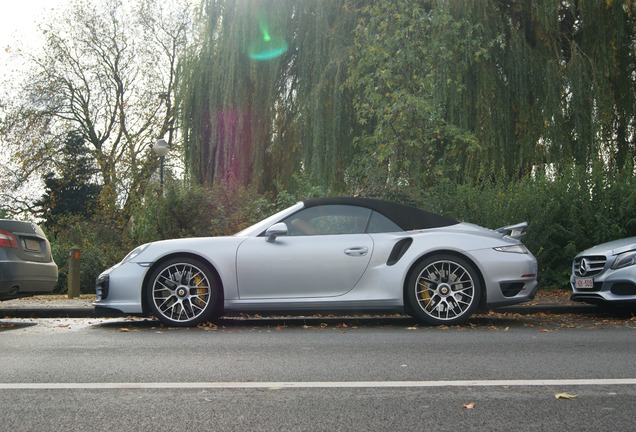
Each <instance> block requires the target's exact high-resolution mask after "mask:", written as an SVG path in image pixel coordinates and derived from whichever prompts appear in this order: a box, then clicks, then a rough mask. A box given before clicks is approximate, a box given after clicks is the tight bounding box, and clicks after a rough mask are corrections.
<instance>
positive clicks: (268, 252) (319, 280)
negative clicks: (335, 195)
mask: <svg viewBox="0 0 636 432" xmlns="http://www.w3.org/2000/svg"><path fill="white" fill-rule="evenodd" d="M349 207H351V206H322V207H320V208H313V209H307V210H303V211H301V212H299V213H298V214H296V215H293V216H291V217H290V218H288V219H287V220H286V221H284V222H285V223H286V224H287V226H288V235H285V236H279V237H277V238H276V239H275V241H273V242H268V241H267V240H266V238H265V237H251V238H249V239H247V240H246V241H244V242H243V243H242V244H241V245H240V247H239V249H238V251H237V279H238V285H239V297H240V298H241V299H293V298H323V297H335V296H340V295H343V294H345V293H347V292H348V291H350V290H351V289H352V288H353V287H354V286H355V285H356V284H357V282H358V281H359V280H360V278H361V277H362V275H363V274H364V272H365V270H366V269H367V266H368V264H369V261H370V258H371V255H372V253H373V240H372V239H371V236H369V235H368V234H366V233H365V232H364V231H365V228H366V224H367V223H368V220H369V217H370V211H369V210H368V209H365V208H361V207H353V208H349Z"/></svg>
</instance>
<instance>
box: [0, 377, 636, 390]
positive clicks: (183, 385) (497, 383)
mask: <svg viewBox="0 0 636 432" xmlns="http://www.w3.org/2000/svg"><path fill="white" fill-rule="evenodd" d="M613 385H636V378H616V379H543V380H542V379H538V380H474V381H472V380H469V381H324V382H323V381H313V382H312V381H308V382H302V381H301V382H286V381H283V382H276V381H271V382H253V381H249V382H172V383H170V382H166V383H161V382H155V383H152V382H148V383H134V382H130V383H0V390H108V389H308V388H324V389H337V388H418V387H504V386H511V387H512V386H613Z"/></svg>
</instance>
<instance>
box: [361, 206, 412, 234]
mask: <svg viewBox="0 0 636 432" xmlns="http://www.w3.org/2000/svg"><path fill="white" fill-rule="evenodd" d="M398 231H404V230H403V229H402V228H400V227H399V226H397V225H396V224H395V223H394V222H393V221H392V220H391V219H389V218H388V217H386V216H384V215H383V214H380V213H378V212H375V211H374V212H373V214H372V215H371V220H370V221H369V227H368V228H367V232H368V233H383V232H398Z"/></svg>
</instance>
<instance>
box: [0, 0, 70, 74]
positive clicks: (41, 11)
mask: <svg viewBox="0 0 636 432" xmlns="http://www.w3.org/2000/svg"><path fill="white" fill-rule="evenodd" d="M64 3H66V0H0V72H1V73H2V74H4V73H6V71H7V70H8V69H10V67H11V65H10V64H9V62H10V60H11V57H10V53H11V51H12V50H15V48H16V46H17V44H18V43H20V44H22V45H24V46H25V48H37V47H38V45H41V43H42V41H41V39H40V38H39V33H38V31H37V25H38V23H39V22H41V21H42V19H43V17H44V16H46V14H47V13H50V11H51V9H53V8H55V7H59V6H61V5H63V4H64Z"/></svg>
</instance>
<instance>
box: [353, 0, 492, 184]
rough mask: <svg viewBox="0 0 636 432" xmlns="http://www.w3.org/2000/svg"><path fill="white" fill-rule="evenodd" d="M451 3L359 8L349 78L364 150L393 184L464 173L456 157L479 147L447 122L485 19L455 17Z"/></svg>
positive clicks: (403, 1) (478, 49) (406, 0)
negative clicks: (448, 107) (449, 104)
mask: <svg viewBox="0 0 636 432" xmlns="http://www.w3.org/2000/svg"><path fill="white" fill-rule="evenodd" d="M445 4H446V3H445V2H444V3H439V4H437V3H434V2H424V1H415V0H398V1H378V2H373V4H372V5H369V6H364V7H362V8H361V11H360V18H359V20H358V26H357V27H356V31H355V44H354V50H353V51H352V55H351V59H352V60H351V67H350V75H349V77H348V79H347V87H348V88H351V89H352V91H353V94H354V102H355V104H354V108H355V110H356V116H357V119H358V121H359V122H360V123H361V124H362V125H365V126H366V128H365V129H364V131H363V133H361V134H360V135H358V136H357V137H356V146H357V153H358V155H362V157H364V156H366V158H367V159H368V160H370V161H372V162H375V163H376V166H377V167H378V168H379V169H380V170H382V171H383V172H384V174H385V175H386V178H387V181H388V182H396V181H397V182H401V183H410V184H412V183H414V182H415V183H417V184H419V185H429V184H432V183H433V182H434V181H435V179H436V178H437V177H438V176H439V174H440V173H442V172H443V171H446V174H447V175H449V174H450V175H457V173H458V171H459V168H460V166H459V164H458V163H457V161H458V160H459V159H460V158H466V157H468V155H469V154H471V153H472V152H473V151H474V149H475V148H476V146H477V145H478V142H477V141H476V139H475V136H474V135H473V134H472V132H471V131H470V130H468V129H465V128H463V127H462V126H461V125H459V124H454V123H452V122H449V121H448V120H447V115H446V112H445V111H446V110H445V102H446V99H447V98H448V97H450V94H451V93H452V94H455V95H457V97H461V94H462V93H463V92H464V91H465V84H464V83H463V82H462V75H463V73H464V72H465V71H466V69H467V68H468V67H469V66H470V65H471V64H472V63H473V62H474V60H473V59H474V58H475V57H477V56H478V55H479V54H480V53H482V51H483V50H484V48H482V45H483V41H482V39H481V36H480V34H479V26H478V25H473V24H471V23H469V22H468V21H467V20H463V19H455V18H454V17H453V16H452V15H451V14H450V12H449V10H447V9H446V7H445V6H444V5H445ZM368 163H369V162H368V161H367V162H366V163H365V164H368ZM450 171H453V172H450Z"/></svg>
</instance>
